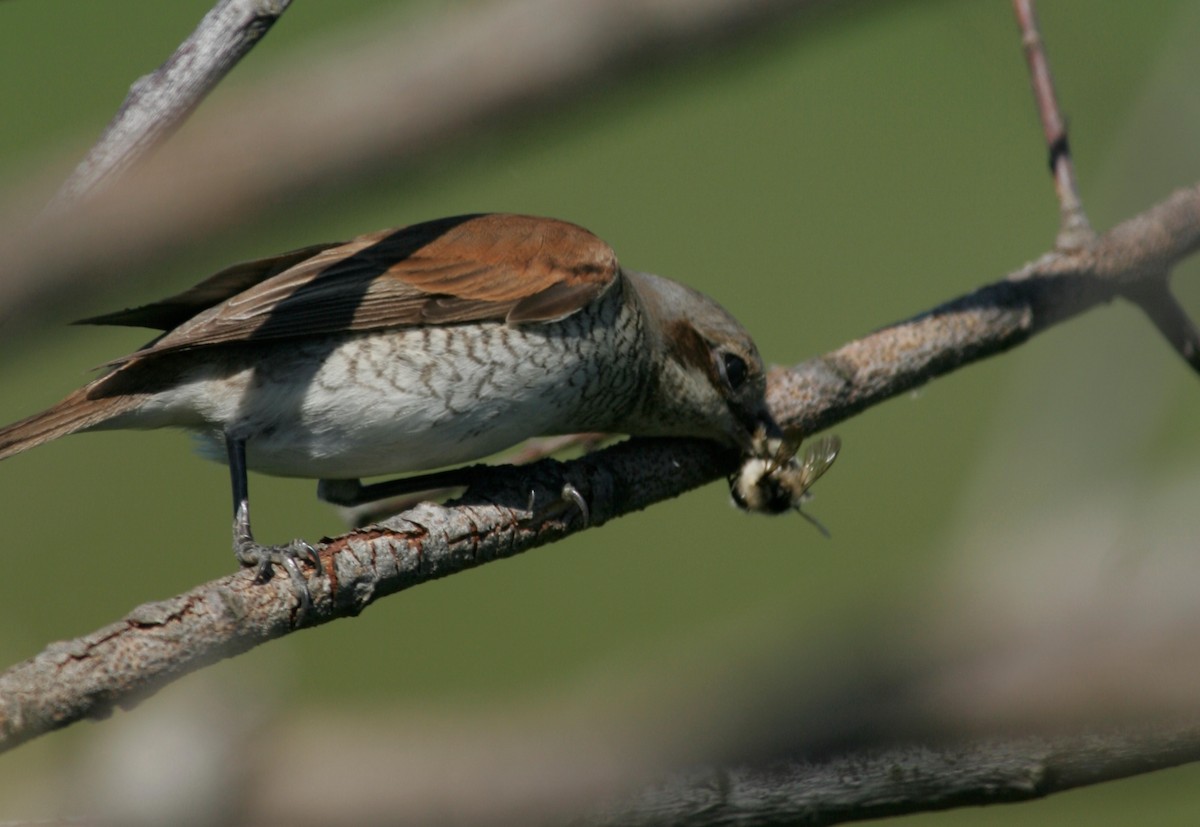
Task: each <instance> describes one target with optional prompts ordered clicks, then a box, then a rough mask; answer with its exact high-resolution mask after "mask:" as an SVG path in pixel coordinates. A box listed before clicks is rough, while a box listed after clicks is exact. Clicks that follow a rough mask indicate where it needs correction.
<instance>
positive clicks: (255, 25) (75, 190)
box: [50, 0, 291, 211]
mask: <svg viewBox="0 0 1200 827" xmlns="http://www.w3.org/2000/svg"><path fill="white" fill-rule="evenodd" d="M289 5H291V0H221V2H219V3H217V5H216V6H214V7H213V8H212V9H211V10H210V11H209V12H208V14H206V15H204V18H203V19H202V20H201V21H200V24H199V25H198V26H197V27H196V30H195V31H193V32H192V34H191V35H190V36H189V37H188V38H187V39H186V40H185V41H183V43H181V44H180V46H179V48H178V49H176V50H175V52H174V53H173V54H172V55H171V56H170V57H169V58H168V59H167V61H166V62H165V63H163V65H162V66H160V67H159V68H158V69H157V70H155V71H154V72H152V73H151V74H149V75H146V76H145V77H142V78H139V79H138V80H137V81H135V82H134V84H133V86H131V87H130V89H129V95H128V96H127V97H126V98H125V100H124V101H123V102H122V103H121V108H120V109H119V110H118V111H117V114H116V116H115V117H114V118H113V119H112V121H111V122H110V123H109V125H108V126H107V127H106V128H105V130H104V134H103V135H101V136H100V140H99V141H97V142H96V144H95V145H94V146H93V147H92V148H91V150H90V151H89V152H88V154H87V157H85V158H84V159H83V161H81V162H80V164H79V166H78V167H76V168H75V171H74V172H73V173H71V176H70V177H69V178H68V179H67V180H66V182H65V183H64V184H63V185H62V187H61V188H60V189H59V191H58V194H57V195H56V196H55V197H54V201H53V202H51V205H50V208H51V210H52V211H57V210H60V209H63V208H64V207H66V206H67V204H68V203H70V202H72V201H75V200H76V199H78V198H80V197H81V196H84V195H87V194H89V193H91V192H93V191H94V190H96V189H97V188H98V187H100V186H101V185H102V184H103V183H105V182H106V181H109V180H112V179H113V178H115V177H116V176H118V175H120V174H121V173H122V172H123V171H124V170H126V169H128V168H129V167H130V166H132V165H133V164H134V163H136V162H137V161H138V160H139V159H141V158H144V157H145V156H146V155H147V154H148V153H149V152H150V151H151V150H152V149H154V147H156V146H158V145H159V144H160V143H162V141H163V140H165V139H166V138H167V137H168V136H170V135H171V134H172V133H173V132H174V131H175V130H176V129H178V128H179V126H180V125H181V124H182V123H183V121H184V120H185V119H186V118H187V116H188V115H190V114H191V113H192V111H193V110H194V109H195V108H196V107H197V106H199V105H200V102H201V101H202V100H204V98H205V96H207V95H208V93H209V92H211V91H212V90H213V88H215V87H216V85H217V84H218V83H220V82H221V79H222V78H224V77H225V75H227V74H228V73H229V71H230V70H231V69H232V68H233V67H234V66H235V65H237V63H238V61H240V60H241V59H242V58H243V57H245V56H246V54H247V53H248V52H249V51H250V50H251V49H253V48H254V47H255V45H257V43H258V42H259V41H260V40H262V38H263V37H264V36H265V35H266V33H267V32H268V31H270V29H271V26H273V25H274V24H275V21H276V20H278V19H279V17H280V15H282V14H283V13H284V12H285V11H287V7H288V6H289Z"/></svg>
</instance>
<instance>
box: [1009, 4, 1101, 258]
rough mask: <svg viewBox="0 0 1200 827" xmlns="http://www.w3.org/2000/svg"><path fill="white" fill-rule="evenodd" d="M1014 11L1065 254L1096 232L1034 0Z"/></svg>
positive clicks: (1090, 239)
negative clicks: (1043, 139)
mask: <svg viewBox="0 0 1200 827" xmlns="http://www.w3.org/2000/svg"><path fill="white" fill-rule="evenodd" d="M1013 11H1014V12H1015V13H1016V16H1017V26H1018V28H1020V30H1021V45H1022V46H1024V49H1025V61H1026V62H1027V63H1028V64H1029V80H1030V83H1031V84H1032V85H1033V99H1034V101H1035V102H1036V103H1037V108H1038V117H1039V118H1040V119H1041V122H1042V132H1043V133H1044V134H1045V136H1046V147H1047V148H1048V149H1049V150H1050V174H1051V175H1052V176H1053V177H1054V190H1055V192H1056V193H1057V195H1058V206H1059V212H1060V214H1061V222H1062V223H1061V225H1060V227H1059V230H1058V239H1057V241H1056V242H1055V246H1056V247H1057V248H1058V249H1059V250H1062V251H1063V252H1071V251H1074V250H1078V249H1080V248H1081V247H1084V246H1086V245H1087V244H1089V243H1091V242H1092V241H1094V240H1095V238H1096V233H1095V232H1094V231H1093V230H1092V225H1091V224H1090V223H1088V220H1087V215H1086V214H1085V213H1084V211H1083V201H1082V200H1081V199H1080V197H1079V182H1078V181H1077V180H1076V178H1075V164H1074V162H1073V161H1072V160H1071V147H1070V144H1069V143H1068V142H1067V121H1066V118H1064V117H1063V114H1062V110H1061V109H1059V106H1058V95H1057V94H1056V93H1055V91H1054V78H1053V76H1052V75H1051V74H1050V61H1049V60H1048V59H1047V57H1046V49H1045V45H1044V44H1043V42H1042V35H1041V32H1039V31H1038V25H1037V13H1036V12H1035V11H1034V7H1033V0H1013Z"/></svg>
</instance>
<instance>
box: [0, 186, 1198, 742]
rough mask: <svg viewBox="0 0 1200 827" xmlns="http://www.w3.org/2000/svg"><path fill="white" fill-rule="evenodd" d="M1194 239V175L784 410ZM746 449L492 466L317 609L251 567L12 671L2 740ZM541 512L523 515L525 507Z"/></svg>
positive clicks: (851, 364) (337, 573)
mask: <svg viewBox="0 0 1200 827" xmlns="http://www.w3.org/2000/svg"><path fill="white" fill-rule="evenodd" d="M1197 244H1200V186H1198V187H1194V188H1192V189H1189V190H1182V191H1180V192H1177V193H1176V194H1174V195H1173V196H1172V197H1171V198H1169V199H1167V200H1166V201H1164V202H1163V203H1161V204H1159V205H1157V206H1155V207H1153V208H1152V209H1150V210H1148V211H1147V212H1145V213H1143V214H1141V215H1139V216H1137V217H1135V218H1133V219H1130V220H1129V221H1127V222H1125V223H1123V224H1121V225H1120V226H1118V227H1116V228H1114V229H1113V230H1112V231H1111V232H1110V233H1108V234H1106V235H1105V236H1104V237H1102V238H1101V239H1100V240H1099V242H1098V243H1097V244H1096V245H1095V246H1094V247H1092V248H1090V249H1089V250H1088V251H1087V252H1086V253H1083V254H1077V255H1065V254H1063V253H1059V252H1055V253H1049V254H1047V255H1045V256H1043V257H1042V258H1041V259H1039V260H1038V261H1037V262H1035V263H1033V264H1030V265H1028V266H1026V267H1024V268H1022V269H1021V270H1019V271H1017V272H1015V273H1013V274H1011V275H1010V276H1009V277H1008V278H1006V279H1004V280H1003V281H1000V282H996V283H995V284H991V285H988V286H986V287H983V288H981V289H979V290H977V291H975V292H974V293H971V294H969V295H967V296H964V297H962V298H959V299H956V300H954V301H951V302H948V303H946V304H944V305H941V306H939V307H937V308H934V309H933V310H931V311H929V312H927V313H923V314H921V315H919V316H916V317H914V318H913V319H910V320H908V321H906V322H901V323H899V324H897V325H894V326H892V327H888V328H885V329H883V330H880V331H878V332H876V333H874V334H871V335H870V336H867V337H864V338H862V339H859V340H857V341H855V342H851V343H850V344H848V345H845V346H844V347H842V348H840V349H839V350H837V351H835V352H833V353H830V354H827V355H825V356H822V357H818V358H816V359H813V360H810V361H808V362H804V363H802V364H800V365H797V366H795V367H794V368H791V369H776V370H775V371H773V373H772V376H771V380H770V387H769V391H768V395H769V401H770V404H771V407H772V410H773V411H774V413H775V415H776V416H777V417H778V419H779V421H780V422H781V423H782V424H784V426H785V427H787V428H789V429H792V430H795V431H799V432H802V433H811V432H812V431H814V430H818V429H821V428H826V427H829V426H830V425H833V424H834V423H836V422H840V421H841V420H843V419H846V418H847V417H850V416H852V415H854V414H856V413H858V412H860V411H862V410H863V409H865V408H867V407H869V406H870V405H873V404H877V403H879V402H881V401H883V400H885V399H887V398H890V397H892V396H895V395H896V394H898V393H902V392H904V391H905V390H908V389H910V388H912V387H914V386H915V385H919V384H921V383H924V382H928V381H930V380H931V379H933V378H936V377H938V376H941V375H943V374H946V373H949V372H950V371H952V370H955V369H956V368H959V367H962V366H964V365H967V364H970V363H971V362H974V361H976V360H978V359H982V358H985V357H987V356H990V355H993V354H995V353H999V352H1002V351H1004V350H1007V349H1009V348H1011V347H1014V346H1016V345H1018V344H1020V343H1022V342H1024V341H1026V340H1027V339H1029V338H1030V337H1031V336H1033V335H1034V334H1035V333H1037V332H1039V331H1042V330H1044V329H1046V328H1047V327H1050V326H1051V325H1054V324H1057V323H1059V322H1061V321H1064V320H1066V319H1069V318H1071V317H1073V316H1075V315H1077V314H1079V313H1082V312H1084V311H1086V310H1088V309H1090V308H1092V307H1095V306H1096V305H1098V304H1101V303H1104V302H1107V301H1109V300H1111V299H1112V298H1113V297H1115V296H1118V295H1121V294H1122V293H1125V292H1128V291H1129V290H1131V289H1134V288H1136V287H1137V286H1138V285H1140V284H1142V283H1144V282H1146V281H1148V280H1153V279H1157V278H1158V273H1159V272H1160V271H1161V269H1162V268H1163V267H1167V266H1169V265H1171V264H1173V263H1174V262H1176V261H1178V260H1179V259H1181V258H1182V257H1184V256H1186V255H1187V254H1189V253H1190V252H1192V251H1193V250H1194V249H1195V248H1196V246H1197ZM736 462H737V457H736V456H735V455H734V454H733V453H732V452H730V451H727V450H724V449H722V448H720V447H719V446H717V445H715V444H710V443H706V442H703V441H697V440H649V439H639V440H631V441H628V442H624V443H621V444H619V445H616V446H613V447H611V448H608V449H605V450H602V451H598V452H596V453H594V454H591V455H589V456H586V457H583V458H580V459H578V460H574V461H572V462H568V463H558V462H554V461H550V460H546V461H543V462H539V463H536V464H534V465H530V466H521V467H515V466H505V467H498V468H495V469H492V470H490V471H489V472H487V473H485V474H482V475H481V476H480V478H479V482H477V483H476V484H475V485H473V486H472V488H471V489H470V490H468V492H467V495H466V496H465V497H464V498H462V499H460V500H458V501H456V502H454V503H450V504H448V505H447V506H444V507H443V506H437V505H432V504H423V505H421V506H418V507H417V508H415V509H413V510H411V511H408V512H406V513H404V514H402V515H400V516H398V517H396V518H394V519H393V520H390V521H388V522H386V523H384V524H382V525H380V526H376V527H371V528H365V529H360V530H357V531H352V532H350V533H348V534H345V535H343V536H341V537H337V538H334V539H332V540H327V541H326V542H325V543H323V545H322V547H321V549H320V555H321V559H322V561H323V565H324V569H325V576H324V577H321V578H313V579H312V580H311V581H310V587H311V588H312V592H313V597H314V606H313V609H312V611H311V613H310V614H309V615H308V616H306V617H303V618H300V617H298V616H297V606H298V600H297V597H296V595H295V594H294V593H293V592H292V585H291V582H290V581H289V580H288V579H287V578H276V579H275V580H274V581H273V582H272V583H270V584H269V585H268V586H266V587H263V586H258V585H255V584H254V583H253V577H252V574H251V573H249V572H239V573H237V574H233V575H230V576H228V577H225V578H221V579H220V580H216V581H213V582H211V583H208V584H205V585H203V586H200V587H197V588H196V589H194V590H192V591H191V592H188V593H187V594H184V595H180V596H179V597H176V598H172V599H171V600H167V601H162V602H159V603H152V604H146V605H144V606H141V607H139V608H138V609H135V610H134V611H133V612H132V613H131V614H130V615H128V616H127V617H126V618H124V619H123V620H121V621H119V622H118V623H116V624H114V625H112V626H109V627H106V628H104V629H101V630H99V631H97V632H95V633H93V634H91V635H88V636H85V637H83V638H79V639H77V640H75V641H71V642H68V643H61V644H56V645H55V646H52V647H50V648H49V649H47V650H46V651H44V652H43V653H41V654H40V655H38V656H36V657H34V658H32V659H31V660H28V661H26V662H24V663H22V664H18V665H17V666H15V667H13V668H12V669H10V670H8V671H7V672H5V673H4V674H3V675H0V705H2V706H0V746H3V748H11V747H12V746H15V745H16V744H19V743H21V742H23V741H25V740H28V739H29V738H32V737H35V736H36V735H39V734H41V733H43V732H46V731H49V730H52V729H56V728H59V727H62V726H66V725H68V724H70V723H72V722H74V721H76V720H79V719H81V718H86V717H98V716H103V715H106V714H107V713H108V712H109V711H110V710H111V708H112V707H113V706H114V705H120V704H127V703H130V702H132V701H133V700H134V699H136V698H140V697H142V696H144V694H145V693H146V692H148V691H150V690H152V689H153V688H155V687H157V686H160V685H162V684H164V683H167V682H169V681H171V680H174V679H175V678H176V677H178V676H180V675H183V674H186V673H187V672H189V671H192V670H194V669H196V668H199V667H200V666H203V665H205V664H207V663H210V662H212V661H214V660H218V659H220V658H224V657H230V656H232V655H235V654H239V653H241V652H244V651H246V650H248V649H250V648H252V647H253V646H256V645H258V644H260V643H263V642H266V641H267V640H271V639H274V638H277V637H281V636H283V635H285V634H289V633H290V632H292V631H293V630H294V629H296V628H298V626H309V625H318V624H322V623H327V622H329V621H331V620H334V619H337V618H341V617H351V616H354V615H357V614H358V613H359V612H361V611H362V610H363V609H365V608H366V607H367V606H369V605H370V604H371V603H372V602H374V601H375V600H376V599H377V598H379V597H382V596H384V595H387V594H391V593H393V592H397V591H401V590H403V589H406V588H409V587H411V586H414V585H417V584H418V583H423V582H427V581H429V580H434V579H437V578H439V577H444V576H447V575H449V574H453V573H455V572H458V571H462V570H465V569H468V568H472V567H474V566H477V565H481V564H483V563H486V562H490V561H492V560H497V559H500V558H504V557H509V556H512V555H514V554H519V553H520V552H523V551H527V550H529V549H532V548H536V547H537V546H540V545H544V544H546V543H549V542H552V541H554V540H557V539H560V538H561V537H563V536H566V535H567V534H570V533H572V532H574V531H578V530H580V529H581V528H583V527H584V526H583V524H582V520H581V518H580V515H579V514H578V512H577V511H576V510H575V509H574V508H572V507H564V505H563V504H562V502H561V499H560V492H561V491H562V490H563V486H564V484H566V483H570V484H571V485H573V486H574V487H575V488H576V489H577V490H578V491H580V492H581V493H582V494H583V496H584V497H586V499H587V501H588V503H589V505H590V508H591V523H590V525H591V526H599V525H603V524H604V523H605V522H607V521H609V520H611V519H614V518H616V517H619V516H621V515H623V514H628V513H631V512H634V511H638V510H641V509H643V508H646V507H648V506H650V505H653V504H654V503H656V502H660V501H662V500H665V499H669V498H671V497H676V496H678V495H680V494H682V493H684V492H686V491H688V490H690V489H692V488H695V487H697V486H700V485H703V484H704V483H707V482H710V481H712V480H714V479H716V478H718V477H720V476H722V475H727V474H729V473H730V472H732V471H733V470H734V469H735V467H736ZM531 492H532V495H533V496H532V503H533V510H532V511H530V510H529V506H530V503H531Z"/></svg>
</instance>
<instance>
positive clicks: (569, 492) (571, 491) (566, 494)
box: [559, 482, 592, 528]
mask: <svg viewBox="0 0 1200 827" xmlns="http://www.w3.org/2000/svg"><path fill="white" fill-rule="evenodd" d="M559 496H560V497H562V500H563V502H566V503H574V504H575V507H576V508H578V509H579V512H580V514H581V515H582V516H583V527H584V528H587V527H588V524H589V523H590V522H591V521H592V512H591V509H589V508H588V504H587V500H585V499H584V497H583V494H580V493H579V489H578V488H576V487H575V486H573V485H571V483H569V482H566V483H563V487H562V492H561V493H560V494H559Z"/></svg>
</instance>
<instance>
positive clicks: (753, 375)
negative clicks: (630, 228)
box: [625, 270, 781, 456]
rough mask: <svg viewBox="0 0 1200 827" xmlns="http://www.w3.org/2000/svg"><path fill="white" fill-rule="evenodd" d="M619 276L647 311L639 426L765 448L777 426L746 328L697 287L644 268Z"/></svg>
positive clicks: (750, 450) (751, 449)
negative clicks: (646, 373) (646, 374)
mask: <svg viewBox="0 0 1200 827" xmlns="http://www.w3.org/2000/svg"><path fill="white" fill-rule="evenodd" d="M625 276H626V277H627V278H628V280H629V282H630V283H631V284H632V285H633V287H634V290H635V291H636V293H637V295H638V298H639V300H640V302H641V305H642V310H643V312H644V313H645V316H646V319H647V325H646V327H647V330H648V338H649V341H648V342H647V346H648V348H649V350H650V352H651V355H652V364H653V374H654V375H653V376H652V377H651V380H650V384H651V390H650V393H649V394H648V396H647V399H646V401H645V403H644V405H643V410H642V411H641V412H640V415H641V419H642V422H641V426H642V427H641V429H640V431H639V433H642V434H644V435H647V436H651V435H663V436H698V437H704V438H708V439H715V440H717V441H719V442H722V443H725V444H727V445H734V446H737V447H738V448H739V449H740V450H741V451H742V453H743V454H746V455H754V456H763V455H765V454H766V452H767V451H768V450H769V448H768V445H769V444H775V443H777V442H778V439H779V437H780V436H781V432H780V429H779V426H778V425H777V424H776V423H775V420H774V419H772V417H771V414H770V412H769V411H768V410H767V403H766V388H767V377H766V371H765V369H764V367H763V361H762V357H761V356H759V354H758V348H756V347H755V346H754V340H753V339H751V338H750V334H749V333H747V332H746V329H745V328H743V327H742V326H741V325H740V324H739V323H738V321H737V320H736V319H734V318H733V316H731V315H730V314H729V312H728V311H726V310H725V308H723V307H721V305H719V304H717V303H716V302H715V301H713V300H712V299H710V298H709V297H708V296H705V295H704V294H703V293H700V292H698V291H696V290H693V289H691V288H690V287H686V286H684V285H682V284H679V283H678V282H674V281H671V280H669V279H664V278H661V277H659V276H654V275H650V274H648V273H638V272H634V271H629V270H626V271H625Z"/></svg>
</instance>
